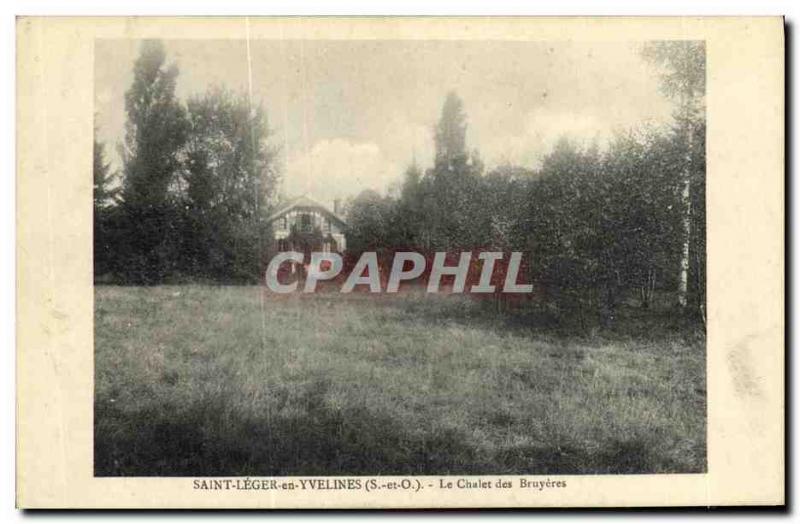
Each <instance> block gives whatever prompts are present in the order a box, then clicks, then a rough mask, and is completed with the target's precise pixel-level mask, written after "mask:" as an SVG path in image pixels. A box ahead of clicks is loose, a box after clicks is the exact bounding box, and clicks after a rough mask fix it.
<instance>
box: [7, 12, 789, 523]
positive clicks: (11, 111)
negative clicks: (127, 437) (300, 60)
mask: <svg viewBox="0 0 800 524" xmlns="http://www.w3.org/2000/svg"><path fill="white" fill-rule="evenodd" d="M0 13H1V14H2V16H1V17H0V28H1V29H0V35H2V36H0V64H2V65H3V74H2V75H0V173H2V176H1V177H0V180H1V181H0V210H2V211H0V239H2V247H0V283H2V284H1V286H2V287H1V291H0V340H2V341H3V342H4V344H3V345H4V346H5V351H4V357H5V360H4V362H3V364H4V365H2V373H3V374H2V376H0V383H2V384H4V387H3V393H4V396H3V403H2V404H1V405H2V406H3V408H5V409H3V416H2V422H0V425H2V430H0V446H2V449H1V450H0V457H2V458H3V460H2V462H0V464H2V466H4V467H3V468H2V470H3V473H2V475H0V493H2V502H0V505H1V506H2V508H3V511H2V516H3V517H4V518H3V521H4V522H18V521H21V520H22V519H23V518H24V514H22V513H20V512H18V511H15V510H14V509H13V507H14V482H15V475H14V432H15V429H14V405H15V401H14V369H15V365H14V347H15V344H14V325H15V319H14V307H15V298H14V295H15V292H14V288H15V279H14V278H15V277H14V260H15V247H14V246H15V236H14V235H15V226H14V217H15V207H14V200H15V199H14V173H15V165H16V163H15V158H14V136H15V130H14V122H15V101H14V99H15V95H14V93H15V89H14V85H15V78H14V71H15V69H14V66H15V49H14V46H15V35H14V17H15V15H101V14H102V15H131V14H137V15H170V14H175V15H178V14H184V15H191V14H217V15H244V14H251V15H255V14H274V15H303V14H330V15H334V14H337V15H357V14H363V15H368V14H372V15H381V14H393V15H426V14H427V15H456V14H460V15H501V14H502V15H512V14H530V15H689V14H697V15H729V16H730V15H744V14H747V15H781V14H783V15H786V16H787V20H788V22H789V24H790V26H791V29H792V31H791V32H790V36H792V37H793V38H790V39H788V40H787V44H788V45H789V46H790V47H791V46H792V43H793V39H794V37H796V28H797V26H796V22H797V20H798V19H800V3H798V2H796V1H794V2H793V1H791V0H761V1H755V0H753V1H737V0H728V1H726V2H713V1H700V0H693V1H687V0H676V1H671V2H656V1H651V2H645V1H642V0H629V1H622V0H619V1H605V2H602V3H599V2H597V1H591V0H560V1H559V2H543V3H540V4H532V5H523V4H522V3H521V2H519V1H517V2H514V1H512V0H492V1H491V2H487V1H485V0H484V1H477V0H460V1H458V2H448V3H446V4H445V3H439V4H434V3H433V2H431V1H430V0H427V1H425V0H405V1H390V2H382V3H377V2H375V1H374V0H373V1H365V0H340V1H338V2H335V3H334V2H331V1H330V0H328V1H325V0H311V1H310V0H294V1H293V2H277V1H273V2H267V1H259V2H251V1H244V0H227V1H208V0H193V1H192V2H186V1H185V0H184V1H181V0H134V1H130V0H128V1H118V2H113V3H112V2H108V1H99V0H94V1H73V2H64V1H63V0H62V1H55V0H33V1H25V2H24V1H17V0H12V1H5V2H2V3H0ZM796 61H797V57H796V53H792V55H791V63H790V64H789V69H788V70H787V71H788V72H791V71H794V69H795V66H796V65H797V64H796ZM792 87H793V89H792V93H791V94H788V95H789V96H790V97H792V98H793V99H796V97H797V96H796V95H797V93H798V88H797V86H796V84H795V85H793V86H792ZM788 118H789V119H790V123H794V122H795V118H794V114H791V115H788ZM790 137H791V139H792V141H791V143H790V144H788V150H789V152H790V155H791V151H793V150H795V149H796V147H797V141H798V138H797V135H796V133H795V134H792V135H790ZM792 167H793V166H792ZM793 171H794V170H793ZM790 176H792V178H794V172H792V173H790ZM791 187H792V195H791V196H792V198H793V199H794V200H795V201H796V200H797V197H798V195H799V194H800V190H799V189H798V186H797V183H796V182H794V183H793V184H792V186H791ZM791 226H792V230H796V229H797V213H796V212H794V211H793V212H792V216H791ZM794 247H795V246H793V249H792V251H793V256H792V259H793V260H794V262H795V264H796V263H797V260H798V258H797V253H796V251H795V249H794ZM796 267H797V266H796V265H795V266H794V268H796ZM797 289H798V284H797V282H796V281H795V282H794V283H793V289H792V291H797ZM790 313H791V318H790V319H789V324H790V325H795V326H796V325H800V318H799V317H800V315H798V313H797V312H796V311H791V312H790ZM793 349H794V348H791V349H789V348H787V351H792V350H793ZM797 362H798V358H797V357H796V356H795V358H794V360H793V368H792V370H791V371H792V372H796V371H797V370H798V363H797ZM793 376H796V375H795V374H794V373H793ZM791 383H792V381H791V380H790V381H789V382H788V385H790V384H791ZM792 389H793V390H794V391H793V392H794V393H795V394H794V395H793V398H792V404H791V405H792V406H793V407H794V410H793V411H795V413H796V406H797V403H798V399H797V394H796V393H797V388H796V387H793V388H792ZM793 457H794V458H795V460H796V457H797V453H796V452H795V453H794V454H793ZM793 466H794V464H792V465H791V467H792V469H793V470H794V468H793ZM796 486H797V482H794V483H793V488H794V489H793V493H791V494H788V495H789V500H793V501H794V502H795V504H796V502H797V487H796ZM446 516H447V515H442V514H428V515H425V516H423V520H430V521H433V520H434V519H437V520H438V519H440V518H443V517H446ZM450 516H454V515H452V514H450ZM107 517H108V516H107V515H104V516H103V517H102V518H107ZM195 517H197V515H193V516H191V517H190V518H195ZM276 517H277V518H278V520H285V521H286V522H288V521H290V520H291V521H293V522H294V521H296V520H297V519H300V520H305V519H308V518H314V517H312V516H309V515H296V514H295V515H283V516H279V517H278V516H273V517H272V518H276ZM351 517H352V515H341V514H339V518H348V519H349V518H351ZM498 517H500V515H497V514H493V515H492V516H491V518H498ZM632 517H634V518H641V517H642V514H635V515H632ZM687 517H691V516H690V515H684V514H671V515H668V516H662V517H659V518H665V519H667V520H671V519H684V518H687ZM54 518H58V515H53V514H51V515H47V516H41V517H39V519H41V520H50V519H54ZM79 518H88V516H87V515H82V516H81V517H79ZM116 518H119V517H118V516H117V517H116ZM125 518H126V520H127V519H129V520H133V521H139V520H140V519H141V521H142V522H144V521H145V520H146V521H147V522H149V523H154V522H161V521H163V520H166V518H169V517H168V516H165V515H153V514H140V515H136V516H130V515H128V516H126V517H125ZM210 518H219V519H226V520H227V519H228V518H230V515H215V516H211V517H210ZM395 518H396V516H395ZM537 518H544V519H545V520H556V519H557V520H558V521H562V522H563V521H572V520H577V519H578V518H581V517H580V516H564V515H538V516H537ZM755 518H758V517H757V516H754V515H748V516H746V517H745V519H744V520H750V519H755Z"/></svg>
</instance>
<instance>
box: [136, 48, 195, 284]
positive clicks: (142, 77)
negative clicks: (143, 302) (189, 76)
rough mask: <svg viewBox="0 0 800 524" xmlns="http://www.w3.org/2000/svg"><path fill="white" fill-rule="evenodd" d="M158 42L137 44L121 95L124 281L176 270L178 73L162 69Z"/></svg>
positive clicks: (180, 134)
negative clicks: (124, 115)
mask: <svg viewBox="0 0 800 524" xmlns="http://www.w3.org/2000/svg"><path fill="white" fill-rule="evenodd" d="M165 61H166V54H165V51H164V47H163V44H162V43H161V42H159V41H154V40H147V41H144V42H143V43H142V47H141V52H140V55H139V57H138V58H137V60H136V62H135V63H134V78H133V85H132V86H131V87H130V89H128V91H127V92H126V93H125V110H126V113H127V121H126V124H125V141H124V147H123V148H122V150H121V154H122V160H123V180H122V192H121V196H122V201H123V206H122V210H123V211H124V213H125V218H124V220H123V223H124V224H123V225H122V227H123V228H124V230H125V231H124V236H125V237H126V238H128V243H127V244H126V245H124V246H120V249H121V252H120V257H121V259H123V260H125V267H124V272H125V273H126V279H128V280H130V281H133V282H140V283H154V282H158V281H162V280H163V279H164V278H166V277H167V276H168V275H169V274H171V273H173V272H175V271H176V270H177V266H178V265H179V256H180V252H179V249H178V247H179V242H178V236H179V229H180V228H179V223H180V216H179V213H178V205H177V201H178V200H179V198H180V193H179V192H180V186H179V185H178V181H179V178H178V172H179V168H180V167H181V158H180V154H179V153H180V151H181V149H182V148H183V145H184V143H185V140H186V131H187V123H186V111H185V109H184V107H183V106H182V105H181V104H180V102H179V101H178V100H177V99H176V97H175V82H176V79H177V76H178V68H177V67H176V66H175V65H171V66H167V65H166V64H165Z"/></svg>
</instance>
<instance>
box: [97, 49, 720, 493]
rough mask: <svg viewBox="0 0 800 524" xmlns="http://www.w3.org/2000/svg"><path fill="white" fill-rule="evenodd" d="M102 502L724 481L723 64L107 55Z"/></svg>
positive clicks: (528, 57)
mask: <svg viewBox="0 0 800 524" xmlns="http://www.w3.org/2000/svg"><path fill="white" fill-rule="evenodd" d="M93 149H94V157H93V196H94V198H93V206H94V207H93V282H94V408H93V413H94V415H93V416H94V444H93V448H94V449H93V470H94V475H95V476H96V477H153V476H155V477H185V476H193V477H198V476H202V477H218V476H233V477H238V476H325V477H339V476H358V475H372V476H381V475H586V474H676V473H704V472H706V471H707V452H706V448H707V440H706V436H707V414H706V413H707V402H706V401H707V397H706V318H707V314H706V46H705V42H704V41H702V40H630V41H625V40H620V41H613V42H609V41H597V42H586V41H580V42H578V41H570V40H554V41H497V40H486V41H478V40H471V41H459V40H435V39H430V40H426V39H419V40H393V39H385V40H326V39H314V40H302V39H300V40H281V39H273V40H269V39H247V40H246V39H229V40H222V39H220V40H215V39H209V40H191V39H179V38H173V39H138V38H137V39H121V38H117V39H114V38H110V39H103V38H98V39H97V40H96V41H95V43H94V147H93Z"/></svg>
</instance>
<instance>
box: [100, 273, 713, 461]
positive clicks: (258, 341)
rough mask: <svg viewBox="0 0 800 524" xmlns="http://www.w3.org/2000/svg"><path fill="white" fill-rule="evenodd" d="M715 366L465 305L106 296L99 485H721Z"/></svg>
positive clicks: (208, 294) (397, 299)
mask: <svg viewBox="0 0 800 524" xmlns="http://www.w3.org/2000/svg"><path fill="white" fill-rule="evenodd" d="M705 456H706V450H705V350H704V344H703V343H702V342H693V343H692V342H687V341H686V340H684V339H683V338H681V337H677V336H674V337H662V339H661V340H646V339H638V340H637V339H632V338H628V337H621V336H620V337H617V338H616V339H608V338H603V337H593V338H585V337H569V336H563V335H559V336H556V335H546V334H543V333H542V332H538V331H537V330H536V329H534V328H531V327H520V326H519V325H516V326H515V325H512V324H510V323H509V322H508V319H507V318H505V317H503V316H502V315H500V314H498V313H494V312H491V311H489V308H486V307H485V306H484V305H482V304H479V303H477V302H475V301H473V300H471V299H469V298H467V297H463V296H450V297H446V296H380V297H377V298H376V297H375V296H367V295H365V294H352V295H341V294H338V293H335V294H327V295H326V294H321V295H313V296H291V297H280V298H278V297H275V296H274V295H262V289H261V288H258V287H199V286H181V287H155V288H134V287H97V288H96V293H95V474H96V475H98V476H106V475H137V476H144V475H161V476H164V475H345V474H368V475H377V474H448V473H449V474H455V473H459V474H461V473H463V474H470V473H472V474H488V473H508V474H516V473H529V474H552V473H564V474H566V473H658V472H701V471H704V470H705V468H706V466H705Z"/></svg>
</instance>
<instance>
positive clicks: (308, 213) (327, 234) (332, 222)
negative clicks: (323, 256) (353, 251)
mask: <svg viewBox="0 0 800 524" xmlns="http://www.w3.org/2000/svg"><path fill="white" fill-rule="evenodd" d="M339 213H340V210H339V201H338V200H336V201H334V206H333V210H331V209H329V208H328V207H326V206H324V205H322V204H320V203H319V202H317V201H315V200H313V199H311V198H309V197H308V196H306V195H303V196H300V197H298V198H295V199H293V200H290V201H288V202H285V203H284V204H283V205H281V206H279V209H278V210H277V211H275V212H274V213H273V214H271V215H270V216H269V218H268V219H267V220H268V221H269V223H270V224H271V225H272V231H273V234H274V237H275V244H276V245H275V246H274V248H275V249H276V250H277V251H300V252H302V253H306V254H308V253H310V252H312V251H323V252H338V253H341V252H343V251H344V250H345V249H347V244H346V240H345V235H344V229H345V222H344V220H343V219H342V217H341V216H340V215H339Z"/></svg>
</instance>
